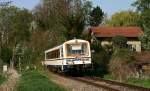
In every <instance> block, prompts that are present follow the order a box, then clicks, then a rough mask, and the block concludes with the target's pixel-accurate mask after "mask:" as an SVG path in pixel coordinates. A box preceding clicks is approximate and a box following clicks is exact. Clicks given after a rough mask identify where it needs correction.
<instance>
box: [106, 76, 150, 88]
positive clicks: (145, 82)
mask: <svg viewBox="0 0 150 91" xmlns="http://www.w3.org/2000/svg"><path fill="white" fill-rule="evenodd" d="M104 79H108V80H116V81H117V78H116V77H114V76H112V75H106V76H105V77H104ZM123 82H124V83H127V84H132V85H136V86H142V87H146V88H150V78H147V79H146V78H145V79H144V78H141V79H140V78H129V79H127V80H124V81H123Z"/></svg>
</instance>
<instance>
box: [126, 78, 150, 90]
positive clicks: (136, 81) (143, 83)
mask: <svg viewBox="0 0 150 91" xmlns="http://www.w3.org/2000/svg"><path fill="white" fill-rule="evenodd" d="M125 82H126V83H128V84H133V85H137V86H143V87H146V88H150V78H149V79H137V78H130V79H128V80H126V81H125Z"/></svg>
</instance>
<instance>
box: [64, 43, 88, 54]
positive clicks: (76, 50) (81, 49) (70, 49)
mask: <svg viewBox="0 0 150 91" xmlns="http://www.w3.org/2000/svg"><path fill="white" fill-rule="evenodd" d="M67 54H68V55H69V56H70V55H86V54H87V45H86V44H68V45H67Z"/></svg>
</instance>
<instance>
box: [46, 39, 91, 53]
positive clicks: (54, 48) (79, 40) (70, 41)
mask: <svg viewBox="0 0 150 91" xmlns="http://www.w3.org/2000/svg"><path fill="white" fill-rule="evenodd" d="M75 41H78V42H88V41H86V40H82V39H72V40H68V41H66V42H64V43H63V44H65V43H72V42H75ZM63 44H61V45H59V46H56V47H53V48H50V49H48V50H46V51H45V53H47V52H50V51H53V50H56V49H59V48H60V47H62V46H63Z"/></svg>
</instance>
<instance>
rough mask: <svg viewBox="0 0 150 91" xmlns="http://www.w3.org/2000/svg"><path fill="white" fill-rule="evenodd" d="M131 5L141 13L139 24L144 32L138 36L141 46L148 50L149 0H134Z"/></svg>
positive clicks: (149, 30) (149, 33)
mask: <svg viewBox="0 0 150 91" xmlns="http://www.w3.org/2000/svg"><path fill="white" fill-rule="evenodd" d="M132 5H133V6H135V7H136V9H137V11H138V12H139V13H140V14H141V18H140V26H141V27H142V29H143V30H144V34H143V35H142V36H141V37H140V39H141V41H142V47H143V48H144V49H146V50H150V26H149V25H150V0H136V1H135V2H134V3H133V4H132Z"/></svg>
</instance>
